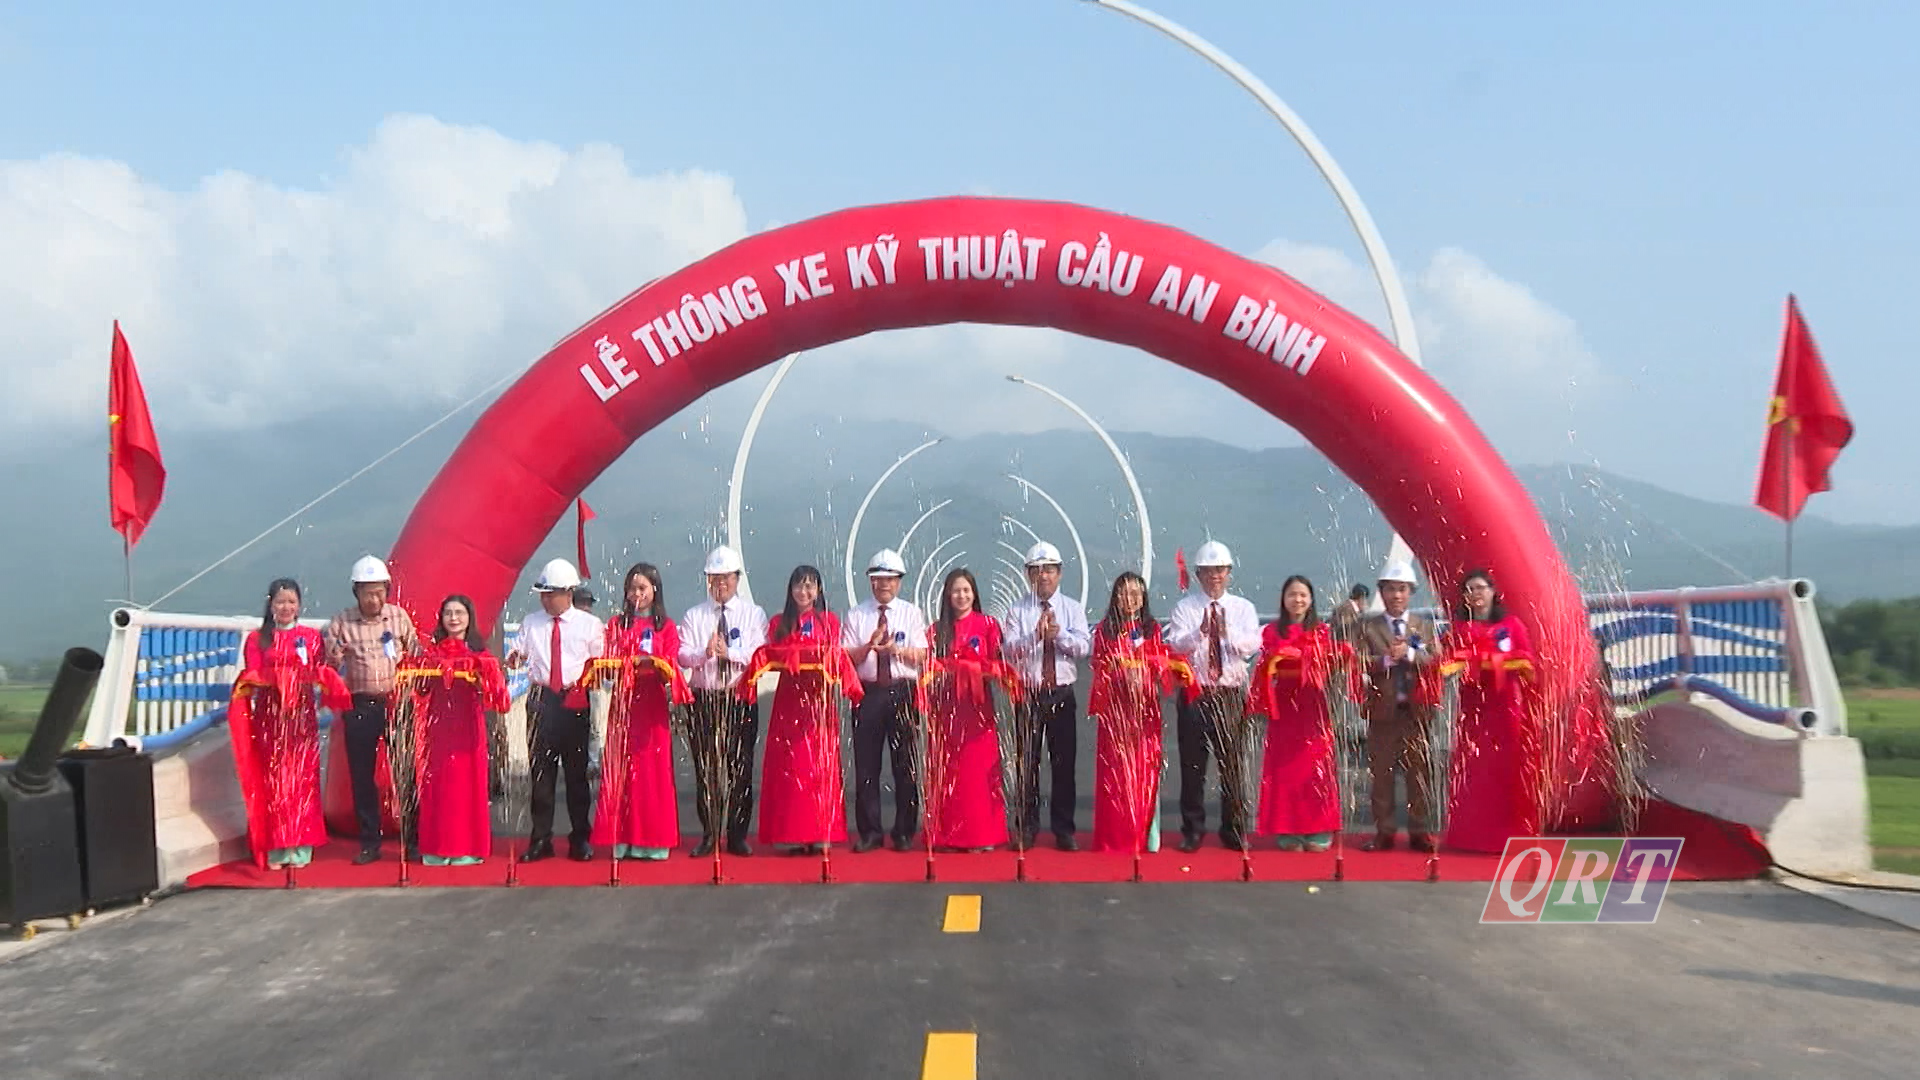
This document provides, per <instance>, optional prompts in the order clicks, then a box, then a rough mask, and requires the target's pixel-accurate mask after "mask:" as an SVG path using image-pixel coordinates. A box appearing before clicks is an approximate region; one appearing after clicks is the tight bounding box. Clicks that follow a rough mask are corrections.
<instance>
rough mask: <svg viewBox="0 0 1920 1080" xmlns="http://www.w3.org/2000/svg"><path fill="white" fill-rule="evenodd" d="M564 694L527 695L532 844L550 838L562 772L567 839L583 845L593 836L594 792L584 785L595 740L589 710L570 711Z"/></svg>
mask: <svg viewBox="0 0 1920 1080" xmlns="http://www.w3.org/2000/svg"><path fill="white" fill-rule="evenodd" d="M566 703H567V699H566V696H565V695H563V694H556V693H554V692H553V691H552V690H549V689H547V688H546V687H544V686H536V687H534V688H533V689H532V690H530V691H528V693H527V764H528V770H527V771H528V773H529V774H530V775H529V779H530V780H531V781H532V783H531V787H532V794H531V796H530V798H529V800H528V801H529V804H530V805H529V810H530V812H531V815H532V818H533V829H532V831H531V832H530V833H529V834H528V837H527V839H528V842H529V843H530V844H538V843H542V842H551V841H552V840H553V793H554V784H555V782H556V781H557V780H558V779H559V777H560V771H561V770H562V769H564V770H566V774H567V826H568V828H567V839H568V841H569V842H571V843H574V844H584V843H586V842H587V838H588V836H590V835H591V834H592V832H593V791H592V789H591V788H589V787H588V786H587V785H588V781H587V743H588V741H589V740H591V739H592V738H593V711H592V710H591V709H584V708H583V709H569V708H567V704H566Z"/></svg>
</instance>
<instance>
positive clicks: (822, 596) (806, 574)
mask: <svg viewBox="0 0 1920 1080" xmlns="http://www.w3.org/2000/svg"><path fill="white" fill-rule="evenodd" d="M803 581H811V582H813V584H814V587H815V588H817V589H819V590H820V592H819V595H817V596H815V597H814V598H813V610H815V611H819V612H824V611H827V610H829V609H828V607H827V586H826V584H825V583H824V582H822V581H821V580H820V568H819V567H816V566H796V567H794V568H793V573H791V574H789V575H787V606H786V608H785V610H783V611H781V612H780V618H779V620H778V621H776V622H775V623H774V624H773V633H772V634H770V635H768V636H769V637H771V638H772V639H773V640H775V641H780V640H782V639H783V638H786V637H788V636H789V635H791V634H792V633H793V632H794V631H796V630H798V629H800V605H799V603H798V602H796V601H795V600H794V598H793V590H794V587H795V586H797V585H799V584H800V583H801V582H803ZM834 644H838V642H835V643H834Z"/></svg>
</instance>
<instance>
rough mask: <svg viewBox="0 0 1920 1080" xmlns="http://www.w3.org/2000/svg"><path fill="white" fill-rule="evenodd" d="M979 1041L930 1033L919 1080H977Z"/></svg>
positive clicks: (949, 1033) (965, 1034)
mask: <svg viewBox="0 0 1920 1080" xmlns="http://www.w3.org/2000/svg"><path fill="white" fill-rule="evenodd" d="M968 899H972V900H976V901H977V900H978V899H979V897H977V896H976V897H969V898H968ZM979 1039H980V1037H979V1036H978V1035H975V1034H974V1033H973V1032H971V1031H967V1032H953V1031H929V1032H927V1058H926V1061H925V1062H924V1063H923V1064H922V1065H921V1066H920V1080H975V1075H976V1072H975V1060H976V1058H977V1056H978V1045H977V1044H978V1043H979Z"/></svg>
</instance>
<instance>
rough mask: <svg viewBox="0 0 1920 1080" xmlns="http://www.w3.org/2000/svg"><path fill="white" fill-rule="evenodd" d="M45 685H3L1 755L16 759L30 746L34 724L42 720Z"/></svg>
mask: <svg viewBox="0 0 1920 1080" xmlns="http://www.w3.org/2000/svg"><path fill="white" fill-rule="evenodd" d="M46 699H47V688H46V687H44V686H14V685H8V686H0V757H6V758H14V757H19V756H20V751H22V750H25V749H26V748H27V739H28V737H29V736H31V735H32V734H33V723H34V721H36V720H38V719H40V703H41V702H43V701H45V700H46Z"/></svg>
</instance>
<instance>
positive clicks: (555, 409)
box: [392, 198, 1610, 826]
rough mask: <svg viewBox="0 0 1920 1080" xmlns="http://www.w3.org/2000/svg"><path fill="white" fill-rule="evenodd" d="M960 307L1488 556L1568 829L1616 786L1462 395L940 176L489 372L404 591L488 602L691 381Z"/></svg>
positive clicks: (1056, 210) (1452, 567) (1391, 356)
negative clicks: (1240, 416)
mask: <svg viewBox="0 0 1920 1080" xmlns="http://www.w3.org/2000/svg"><path fill="white" fill-rule="evenodd" d="M956 322H979V323H1004V324H1017V325H1025V326H1048V327H1053V328H1055V329H1059V330H1065V331H1068V332H1070V333H1074V334H1080V335H1084V336H1086V337H1092V338H1101V339H1104V340H1107V341H1113V342H1117V343H1120V344H1123V345H1131V346H1134V347H1136V348H1140V349H1144V350H1146V351H1147V352H1150V353H1153V354H1155V355H1157V356H1160V357H1162V358H1164V359H1167V360H1170V361H1172V362H1174V363H1176V364H1179V365H1181V366H1182V367H1185V368H1187V369H1189V370H1191V371H1194V372H1197V373H1199V374H1202V375H1205V376H1207V377H1208V378H1211V379H1214V380H1215V381H1217V382H1220V383H1221V384H1223V385H1225V386H1227V387H1228V388H1230V389H1231V390H1233V391H1234V392H1235V393H1238V394H1240V395H1241V396H1242V397H1244V398H1246V399H1247V400H1249V401H1252V402H1254V403H1255V404H1257V405H1259V406H1260V407H1261V408H1263V409H1265V410H1267V411H1268V412H1269V413H1272V414H1273V415H1274V416H1275V417H1276V418H1278V419H1279V420H1281V421H1283V422H1285V423H1286V424H1288V425H1289V426H1291V427H1292V428H1294V429H1295V430H1296V431H1298V432H1300V433H1301V434H1302V435H1304V436H1305V437H1306V438H1307V439H1308V440H1309V441H1311V442H1312V443H1313V445H1314V446H1315V447H1317V448H1319V450H1320V451H1321V452H1322V453H1324V454H1325V455H1326V456H1327V457H1328V458H1329V459H1330V460H1331V461H1332V462H1333V463H1334V465H1335V466H1337V467H1338V468H1339V469H1340V470H1341V471H1342V472H1344V473H1345V474H1346V475H1347V476H1348V477H1351V478H1352V479H1353V480H1354V482H1355V483H1357V484H1358V485H1359V486H1360V487H1361V488H1363V489H1364V490H1365V491H1366V492H1367V494H1368V495H1370V496H1371V497H1372V498H1373V501H1374V503H1375V504H1376V505H1377V506H1379V507H1380V510H1381V512H1382V513H1383V514H1385V516H1386V518H1387V520H1388V521H1389V522H1391V523H1392V525H1393V527H1394V528H1395V529H1396V530H1398V531H1399V532H1400V534H1401V535H1402V536H1404V537H1406V539H1407V541H1408V543H1409V544H1410V545H1412V547H1413V550H1414V551H1415V552H1416V553H1418V554H1419V556H1420V557H1421V559H1422V561H1423V563H1424V564H1425V566H1426V567H1427V570H1428V572H1429V573H1430V574H1431V575H1432V578H1433V580H1434V582H1435V586H1436V589H1437V590H1438V591H1439V594H1440V595H1441V596H1444V597H1451V596H1453V595H1455V591H1454V590H1455V586H1456V583H1457V582H1458V580H1459V578H1460V577H1461V575H1463V574H1464V573H1465V572H1466V571H1467V569H1469V568H1470V567H1473V566H1485V567H1488V568H1489V569H1491V570H1492V572H1493V573H1494V574H1495V575H1496V576H1497V577H1498V579H1499V581H1500V583H1501V587H1502V590H1503V591H1504V592H1505V593H1506V594H1507V596H1508V598H1509V603H1510V606H1511V607H1512V608H1513V609H1514V610H1515V611H1517V612H1518V613H1519V614H1520V615H1521V617H1522V618H1523V619H1524V620H1525V621H1526V622H1527V623H1528V629H1529V631H1531V633H1532V636H1533V640H1534V642H1535V643H1536V647H1537V648H1538V649H1539V651H1540V654H1541V659H1542V667H1543V669H1544V671H1543V675H1544V683H1543V685H1544V688H1545V700H1546V701H1547V702H1548V703H1549V707H1550V708H1551V710H1552V717H1551V718H1550V720H1549V722H1548V724H1547V728H1548V736H1549V737H1548V745H1547V746H1546V747H1544V748H1543V753H1545V754H1546V756H1547V758H1548V772H1549V774H1550V777H1551V783H1550V787H1551V794H1552V797H1553V801H1554V803H1555V805H1554V807H1553V809H1552V810H1551V812H1550V818H1549V820H1550V821H1553V822H1555V823H1557V824H1560V825H1563V826H1573V825H1575V824H1576V823H1580V822H1582V821H1583V820H1585V821H1591V820H1592V819H1594V818H1595V817H1596V815H1604V814H1605V813H1606V812H1607V811H1608V810H1609V809H1610V806H1609V805H1608V804H1607V800H1606V799H1605V792H1606V790H1607V781H1608V779H1609V775H1608V774H1609V773H1610V767H1609V766H1608V764H1607V759H1608V755H1607V753H1606V748H1607V747H1608V746H1609V741H1608V736H1607V727H1606V720H1605V717H1606V716H1607V715H1608V714H1607V713H1606V712H1605V711H1603V710H1602V709H1601V707H1600V702H1599V698H1598V694H1597V686H1596V684H1595V682H1594V679H1593V677H1592V676H1593V673H1594V671H1595V667H1596V654H1595V647H1594V644H1593V641H1592V638H1591V637H1590V635H1589V633H1588V630H1587V620H1586V612H1585V608H1584V606H1583V605H1582V603H1581V599H1580V595H1579V592H1578V589H1577V587H1576V585H1575V582H1574V580H1573V579H1572V577H1571V576H1570V575H1569V573H1568V572H1567V569H1566V567H1565V565H1564V564H1563V563H1562V561H1561V559H1560V557H1559V554H1558V552H1557V551H1556V549H1555V547H1554V544H1553V540H1552V538H1551V537H1550V536H1549V534H1548V532H1547V528H1546V525H1545V523H1544V522H1543V521H1542V520H1541V518H1540V516H1539V514H1538V512H1537V511H1536V510H1535V509H1534V506H1533V502H1532V500H1531V499H1530V498H1529V497H1528V495H1527V493H1526V491H1525V490H1524V489H1523V488H1522V487H1521V486H1520V483H1519V481H1518V480H1517V479H1516V478H1515V477H1514V475H1513V473H1512V472H1511V471H1510V470H1509V469H1508V468H1507V466H1506V464H1505V463H1504V462H1503V461H1502V460H1501V459H1500V456H1499V455H1498V454H1496V453H1495V452H1494V450H1493V448H1492V447H1491V446H1490V445H1488V443H1487V440H1486V438H1485V437H1484V436H1482V435H1481V433H1480V431H1479V429H1478V428H1476V427H1475V426H1474V424H1473V422H1472V421H1471V420H1469V419H1468V418H1467V416H1466V414H1465V413H1464V412H1462V411H1461V409H1460V407H1459V405H1458V404H1456V403H1455V402H1454V401H1453V399H1452V398H1451V397H1449V396H1448V395H1447V393H1446V391H1445V390H1443V389H1441V388H1440V386H1439V384H1438V383H1436V382H1434V381H1433V379H1432V378H1430V377H1429V376H1428V375H1427V374H1426V373H1425V372H1423V371H1421V370H1420V369H1419V368H1417V367H1415V366H1414V365H1413V364H1412V363H1411V362H1409V361H1408V360H1407V359H1406V358H1405V357H1404V356H1402V355H1401V354H1400V353H1399V352H1398V351H1397V350H1396V349H1395V348H1394V347H1393V346H1392V345H1391V344H1389V343H1388V342H1387V341H1386V340H1385V339H1384V338H1383V337H1381V335H1380V334H1379V333H1378V332H1376V331H1375V330H1374V329H1373V328H1372V327H1370V326H1368V325H1367V324H1366V323H1364V322H1362V321H1361V320H1360V319H1358V318H1356V317H1354V316H1353V315H1351V314H1349V313H1347V312H1346V311H1343V310H1341V309H1340V308H1338V307H1336V306H1335V305H1333V304H1331V303H1329V302H1328V301H1327V300H1325V299H1324V298H1322V297H1320V296H1319V295H1318V294H1316V293H1314V292H1312V291H1311V290H1309V289H1307V288H1306V287H1304V286H1302V285H1301V284H1300V283H1299V282H1296V281H1294V280H1293V279H1292V278H1290V277H1288V276H1287V275H1285V274H1283V273H1281V272H1280V271H1279V270H1276V269H1274V268H1273V267H1271V266H1267V265H1265V264H1263V263H1258V262H1254V261H1252V260H1250V259H1246V258H1243V257H1241V256H1239V255H1235V254H1233V253H1231V252H1229V251H1226V250H1223V249H1221V248H1219V247H1217V246H1215V245H1213V244H1210V243H1207V242H1206V241H1204V240H1200V239H1198V238H1196V237H1194V236H1191V235H1189V234H1187V233H1184V232H1181V231H1179V230H1177V229H1172V228H1169V227H1167V226H1164V225H1157V224H1154V223H1151V222H1147V221H1141V220H1138V219H1135V218H1130V217H1125V216H1122V215H1119V214H1114V213H1108V212H1105V211H1100V210H1094V209H1090V208H1088V207H1083V206H1075V205H1070V204H1064V203H1049V202H1033V201H1026V200H1012V199H984V198H947V199H932V200H927V201H922V202H908V203H895V204H891V205H884V206H870V207H863V208H859V209H854V210H845V211H841V212H839V213H834V214H828V215H826V216H824V217H819V218H815V219H813V220H811V221H806V222H801V223H799V224H796V225H789V226H786V227H784V228H780V229H775V230H773V231H771V232H766V233H761V234H759V235H757V236H752V237H749V238H747V239H745V240H742V241H740V242H738V243H736V244H734V245H732V246H731V247H728V248H726V249H725V250H722V251H720V252H717V253H715V254H713V255H711V256H709V257H707V258H705V259H702V260H700V261H699V262H697V263H694V264H693V265H691V266H689V267H687V268H685V269H683V270H681V271H679V272H678V273H675V274H672V275H670V276H668V277H665V278H662V279H660V280H658V281H655V282H653V283H651V284H649V285H648V286H646V287H644V288H642V289H641V290H639V291H638V292H635V293H634V294H633V295H631V296H628V297H627V298H626V299H624V300H622V301H620V302H619V303H618V304H616V305H614V306H613V307H612V308H610V309H608V310H607V311H605V312H603V313H602V314H601V315H599V316H598V317H597V318H595V319H594V320H593V321H591V322H589V323H588V324H587V325H586V326H584V327H583V328H581V329H580V330H578V331H577V332H575V333H574V334H573V335H572V336H571V337H569V338H567V339H566V340H565V341H562V342H561V343H560V344H559V345H558V346H556V347H555V348H554V349H553V350H552V351H551V352H549V353H547V355H546V356H544V357H542V358H541V359H540V361H539V363H537V364H535V365H534V366H533V367H532V369H531V370H529V371H528V372H527V374H525V375H524V376H522V377H521V378H520V381H519V382H518V383H516V384H515V385H514V386H513V387H512V388H510V389H509V390H508V391H507V392H506V393H505V394H504V395H502V397H501V398H500V400H499V401H497V402H496V403H495V404H494V405H493V406H492V407H491V408H490V409H488V410H487V412H486V414H485V415H483V416H482V417H481V418H480V419H479V420H478V422H476V423H475V424H474V426H473V429H472V431H470V432H469V433H468V434H467V437H466V439H465V440H464V441H463V442H462V443H461V444H460V447H459V449H458V450H457V451H456V452H455V453H454V455H453V457H452V459H451V460H450V461H448V463H447V464H446V466H445V467H443V468H442V469H441V471H440V473H439V475H438V476H437V477H435V479H434V481H433V483H432V484H431V485H430V486H429V487H428V488H427V490H426V493H425V494H424V495H422V496H421V499H420V501H419V503H418V505H416V506H415V507H414V510H413V514H412V516H411V517H410V518H409V519H408V520H407V523H406V526H405V528H404V529H403V530H402V531H401V534H400V538H399V541H398V543H397V544H396V546H395V548H394V551H393V558H392V561H393V564H394V571H395V575H396V578H397V579H398V582H399V584H401V585H402V586H403V587H404V593H403V595H404V597H405V601H406V602H407V603H408V604H409V606H410V607H411V609H412V611H413V613H414V616H415V617H416V618H417V619H418V620H420V622H421V625H423V626H424V625H432V620H433V617H434V614H435V605H436V604H437V602H438V600H439V599H440V598H441V597H443V596H445V595H447V594H449V593H455V592H461V593H467V594H468V595H470V596H472V597H473V598H474V601H475V605H476V606H477V608H478V609H479V611H480V612H482V613H483V618H491V617H492V616H491V613H494V612H498V611H500V610H501V609H502V608H503V606H504V605H505V603H506V601H507V597H508V592H509V590H510V589H512V588H513V586H514V583H515V581H516V580H517V579H518V578H519V575H520V573H521V571H522V570H523V568H524V567H526V566H527V565H528V564H529V563H530V562H531V561H532V560H533V558H534V556H535V554H536V549H537V548H538V546H539V545H540V544H541V542H542V541H543V540H544V539H545V538H546V536H547V535H548V534H549V532H550V531H551V530H552V529H553V527H554V525H555V524H556V523H557V522H558V521H559V520H560V518H561V516H562V515H563V514H565V513H566V512H567V510H568V509H569V508H570V507H571V506H572V504H573V500H574V499H575V497H576V496H578V495H579V494H580V493H581V492H582V491H584V490H585V488H586V487H587V485H588V484H589V483H590V482H591V481H592V480H593V479H594V478H595V477H597V476H598V475H600V473H601V471H602V470H604V469H606V468H607V467H608V466H609V465H610V464H612V463H613V462H614V461H615V460H616V459H617V458H618V457H619V456H620V455H621V453H623V452H624V451H625V450H626V449H627V447H628V446H630V445H631V444H632V443H633V441H634V440H635V439H637V438H639V437H640V436H641V435H642V434H643V433H645V432H646V431H647V430H649V429H650V428H652V427H653V426H654V425H656V424H658V423H660V422H661V421H662V420H665V419H666V418H667V417H669V416H671V415H673V414H674V413H675V412H677V411H679V410H680V409H682V408H684V407H685V406H687V405H689V404H691V403H692V402H693V401H695V400H696V399H698V398H699V397H700V396H701V395H703V394H705V393H706V392H708V391H709V390H712V389H714V388H715V387H718V386H722V385H724V384H726V383H729V382H731V381H733V380H734V379H737V378H740V377H741V376H743V375H745V374H747V373H748V372H751V371H753V370H754V369H756V368H759V367H761V366H762V365H765V364H768V363H771V362H773V361H775V360H778V359H779V358H781V357H783V356H785V355H787V354H788V353H791V352H795V351H798V350H802V349H812V348H816V347H818V346H821V345H826V344H829V343H831V342H835V341H843V340H846V339H848V338H854V337H859V336H860V335H862V334H868V333H872V332H874V331H876V330H894V329H899V328H902V327H911V326H928V325H934V324H941V323H956ZM1228 539H1231V538H1228ZM1239 542H1240V543H1242V544H1245V543H1250V542H1254V538H1252V537H1243V538H1241V540H1240V541H1239Z"/></svg>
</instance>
